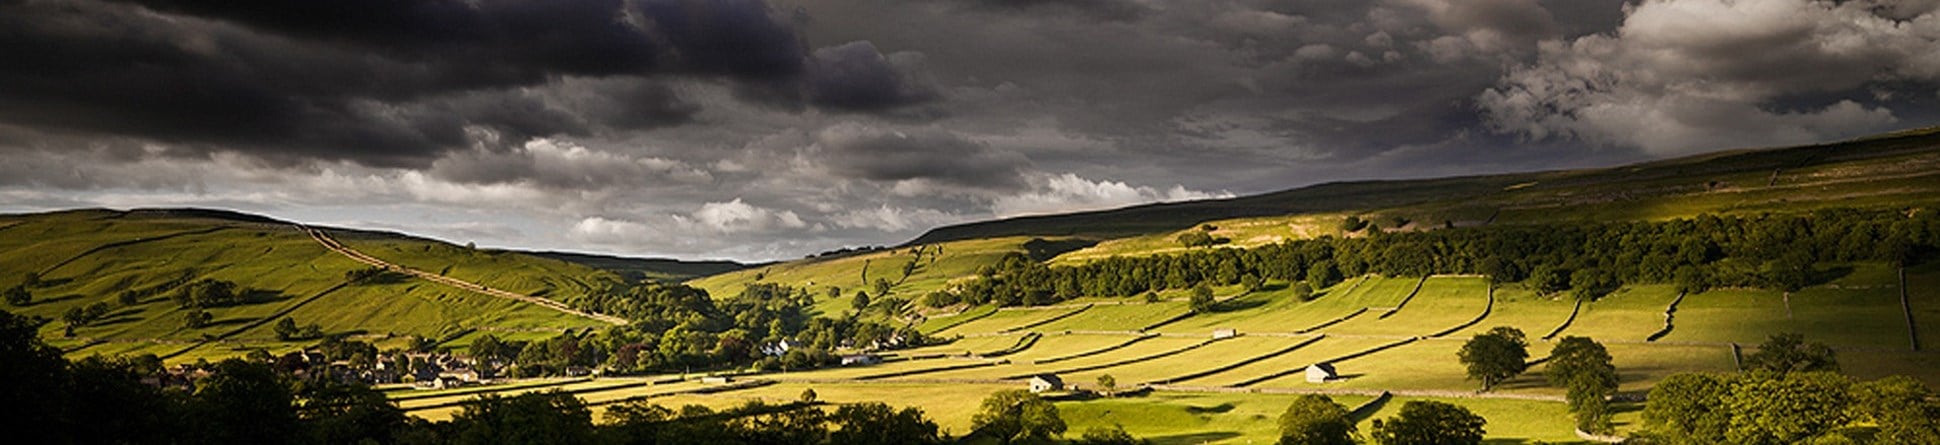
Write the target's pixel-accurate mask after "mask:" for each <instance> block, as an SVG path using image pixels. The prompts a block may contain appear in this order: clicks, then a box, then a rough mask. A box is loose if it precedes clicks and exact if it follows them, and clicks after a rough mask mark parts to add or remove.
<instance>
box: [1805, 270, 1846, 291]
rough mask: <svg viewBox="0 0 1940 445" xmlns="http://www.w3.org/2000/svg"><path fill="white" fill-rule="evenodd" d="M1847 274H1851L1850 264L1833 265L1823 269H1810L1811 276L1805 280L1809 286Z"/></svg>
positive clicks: (1828, 281) (1831, 280) (1819, 284)
mask: <svg viewBox="0 0 1940 445" xmlns="http://www.w3.org/2000/svg"><path fill="white" fill-rule="evenodd" d="M1847 275H1852V266H1833V267H1828V268H1826V269H1824V270H1815V271H1812V276H1811V277H1808V278H1807V279H1806V281H1807V284H1808V285H1810V286H1822V285H1825V284H1827V283H1831V282H1833V281H1835V280H1838V279H1840V278H1845V277H1846V276H1847Z"/></svg>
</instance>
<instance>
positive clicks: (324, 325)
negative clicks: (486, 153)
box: [0, 209, 624, 361]
mask: <svg viewBox="0 0 1940 445" xmlns="http://www.w3.org/2000/svg"><path fill="white" fill-rule="evenodd" d="M315 228H317V229H321V230H322V231H323V232H326V233H328V234H329V235H330V236H331V237H333V238H334V239H335V240H337V241H340V242H341V243H342V244H343V245H345V246H348V247H349V248H352V249H356V250H357V251H359V252H361V253H363V254H366V255H369V256H372V257H376V258H380V259H382V260H384V261H387V262H390V263H394V264H399V265H402V266H405V267H409V268H413V269H417V270H422V271H427V272H430V273H435V274H439V275H444V276H446V277H450V278H454V279H458V280H463V281H466V282H471V283H477V284H479V285H482V286H486V287H488V288H490V289H495V290H503V291H509V292H515V293H518V294H524V295H531V296H537V297H541V298H547V299H553V300H565V299H568V298H571V297H573V296H575V295H584V294H587V293H591V292H597V291H600V290H603V289H608V288H612V287H616V286H621V285H624V283H623V280H622V278H621V277H620V276H619V275H617V274H615V273H612V272H607V271H603V270H599V269H596V268H592V267H588V266H584V265H580V264H576V263H572V262H567V261H561V260H556V259H549V258H542V257H538V256H532V255H526V254H520V253H514V252H506V251H496V250H484V249H471V248H467V247H465V246H458V245H453V244H450V243H445V242H440V241H436V240H430V239H424V238H418V237H412V236H407V235H402V234H396V233H389V232H374V231H359V230H348V229H334V228H324V227H315ZM368 267H370V266H368V265H365V264H363V263H359V262H357V261H355V260H352V259H350V258H349V257H346V256H344V255H342V254H339V253H337V252H333V251H331V250H330V249H328V248H326V247H325V245H324V244H323V243H321V242H320V241H319V240H317V239H314V238H312V237H311V236H310V235H309V234H307V233H305V232H304V231H302V230H300V229H299V228H298V226H297V225H296V224H293V223H290V222H285V221H279V220H276V219H273V218H269V217H264V216H260V215H251V214H245V213H238V212H231V211H225V210H210V209H136V210H129V211H117V210H107V209H81V210H68V211H58V212H47V213H35V214H11V215H0V289H12V288H16V287H18V288H21V289H25V290H27V291H28V292H29V293H30V294H31V301H30V302H29V303H27V304H25V305H10V306H8V307H7V310H8V311H11V312H15V313H19V314H25V315H29V316H37V317H42V318H46V319H50V320H63V319H64V318H65V317H66V316H67V314H68V313H69V312H70V311H76V310H80V309H84V308H89V307H96V308H99V309H97V310H98V311H103V312H101V313H100V314H99V315H98V316H97V317H95V320H93V321H89V322H86V323H83V324H81V325H78V326H75V327H74V328H73V329H72V332H71V333H70V332H68V323H66V322H63V321H55V322H52V323H47V324H45V325H43V326H42V328H41V335H42V336H43V337H44V338H47V339H48V341H49V342H50V343H52V344H54V345H56V346H59V347H61V348H63V349H65V350H67V351H68V353H69V354H70V355H75V356H85V355H92V354H117V353H136V354H139V353H153V354H157V355H160V356H163V357H165V358H167V359H169V360H171V361H193V360H195V359H197V358H220V357H228V356H235V355H241V354H243V353H245V352H247V351H249V350H253V349H268V350H271V351H272V352H280V351H285V350H289V349H292V348H296V347H299V346H301V345H302V344H303V342H291V341H279V340H278V339H277V338H276V336H275V335H274V333H273V332H272V330H271V326H270V325H271V323H270V322H273V321H275V320H277V319H281V318H290V319H293V320H295V321H296V322H297V323H299V324H303V325H310V324H315V325H318V326H319V328H321V330H322V331H324V332H325V333H329V334H344V335H352V336H356V337H358V338H361V339H365V340H368V341H372V342H376V343H379V344H380V345H388V346H400V345H402V344H404V343H405V342H407V341H408V336H413V335H415V336H422V337H426V338H432V339H438V340H444V341H446V344H453V345H462V344H463V343H465V342H467V341H469V338H470V337H471V336H472V335H474V334H476V333H479V332H493V333H496V334H498V335H500V336H501V337H509V338H523V339H539V338H546V337H550V336H554V335H559V334H560V333H563V332H566V331H568V330H579V329H588V328H597V327H602V326H606V324H605V323H603V322H600V321H597V320H593V319H589V318H587V317H583V316H575V315H572V314H567V313H562V312H560V311H556V310H551V309H548V308H545V307H542V306H541V305H538V304H533V303H529V302H521V301H515V300H512V299H507V298H500V297H494V296H491V295H485V294H483V293H480V292H475V291H469V290H465V289H460V288H457V287H452V286H447V285H442V284H436V283H432V282H429V281H425V280H420V279H412V278H408V277H406V276H403V275H401V274H387V275H386V276H381V277H380V278H381V279H374V280H368V281H362V282H355V283H351V282H349V281H348V278H347V277H349V276H350V272H351V271H354V270H359V269H365V268H368ZM201 280H219V281H226V282H231V283H234V284H235V285H236V287H237V288H239V289H240V290H242V293H243V294H246V295H247V297H246V298H243V299H242V300H243V301H241V302H238V303H235V304H225V305H221V306H218V307H211V308H208V309H207V312H208V313H209V314H210V315H212V316H213V317H212V319H211V320H210V322H209V323H208V324H207V325H206V326H202V327H192V326H190V325H189V324H187V323H185V321H184V319H185V318H186V317H187V315H188V314H189V313H191V312H192V310H191V309H190V308H185V307H182V306H181V305H180V304H178V303H177V302H176V301H174V299H173V298H171V297H172V296H173V295H174V294H175V293H176V292H177V291H178V290H180V289H183V288H185V286H187V285H188V284H190V283H193V282H196V281H201Z"/></svg>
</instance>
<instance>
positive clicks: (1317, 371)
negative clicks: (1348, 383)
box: [1307, 363, 1340, 383]
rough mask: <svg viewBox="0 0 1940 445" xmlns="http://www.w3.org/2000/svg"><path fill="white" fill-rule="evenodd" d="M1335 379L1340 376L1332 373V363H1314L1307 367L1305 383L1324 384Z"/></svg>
mask: <svg viewBox="0 0 1940 445" xmlns="http://www.w3.org/2000/svg"><path fill="white" fill-rule="evenodd" d="M1337 378H1340V374H1339V373H1337V372H1335V371H1334V364H1332V363H1315V364H1313V365H1311V366H1308V367H1307V383H1326V382H1327V381H1328V380H1333V379H1337Z"/></svg>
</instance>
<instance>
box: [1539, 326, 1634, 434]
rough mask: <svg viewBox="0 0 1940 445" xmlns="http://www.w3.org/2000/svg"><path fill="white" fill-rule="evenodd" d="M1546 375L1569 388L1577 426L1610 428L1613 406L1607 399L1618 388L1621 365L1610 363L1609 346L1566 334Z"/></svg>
mask: <svg viewBox="0 0 1940 445" xmlns="http://www.w3.org/2000/svg"><path fill="white" fill-rule="evenodd" d="M1543 375H1544V376H1546V377H1548V378H1549V384H1550V385H1552V386H1559V387H1563V388H1565V389H1567V390H1568V393H1567V398H1568V401H1569V404H1570V412H1572V413H1575V414H1576V427H1577V429H1581V430H1583V431H1589V432H1596V433H1607V432H1609V427H1610V413H1609V406H1608V405H1607V402H1605V400H1604V399H1605V398H1607V397H1609V396H1610V395H1612V394H1615V393H1616V391H1617V367H1616V366H1615V365H1612V364H1610V351H1609V350H1607V349H1605V348H1604V347H1603V345H1602V344H1598V343H1597V342H1596V341H1595V340H1591V339H1589V338H1587V337H1577V336H1569V337H1563V340H1562V341H1559V342H1557V343H1556V348H1555V349H1553V350H1551V351H1550V353H1549V364H1548V365H1547V368H1545V369H1544V370H1543Z"/></svg>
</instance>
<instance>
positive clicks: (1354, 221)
mask: <svg viewBox="0 0 1940 445" xmlns="http://www.w3.org/2000/svg"><path fill="white" fill-rule="evenodd" d="M1363 228H1367V221H1366V220H1363V219H1361V217H1359V216H1348V217H1347V219H1344V220H1341V222H1340V231H1342V232H1347V233H1354V232H1359V231H1361V229H1363Z"/></svg>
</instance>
